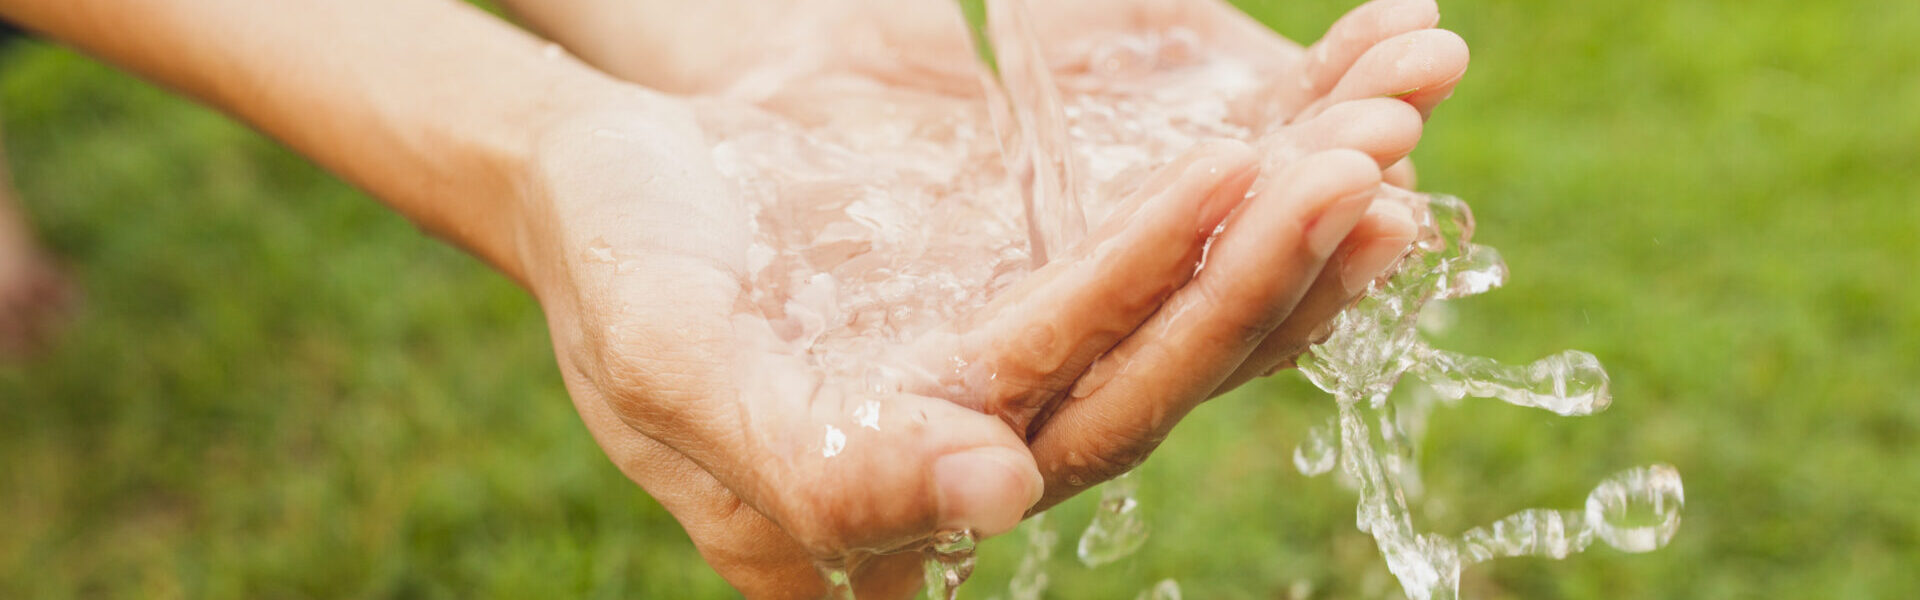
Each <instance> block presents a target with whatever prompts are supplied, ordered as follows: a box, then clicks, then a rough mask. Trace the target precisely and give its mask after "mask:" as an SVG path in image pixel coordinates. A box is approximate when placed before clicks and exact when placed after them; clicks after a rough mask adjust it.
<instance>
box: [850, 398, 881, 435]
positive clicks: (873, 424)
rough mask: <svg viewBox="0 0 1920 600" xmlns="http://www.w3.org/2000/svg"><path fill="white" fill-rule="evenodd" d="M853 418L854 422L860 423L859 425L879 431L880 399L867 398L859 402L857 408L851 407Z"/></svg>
mask: <svg viewBox="0 0 1920 600" xmlns="http://www.w3.org/2000/svg"><path fill="white" fill-rule="evenodd" d="M853 420H854V421H855V422H858V423H860V426H861V427H865V428H867V429H872V430H874V431H879V430H880V401H879V400H867V401H865V402H861V403H860V407H859V408H855V409H853Z"/></svg>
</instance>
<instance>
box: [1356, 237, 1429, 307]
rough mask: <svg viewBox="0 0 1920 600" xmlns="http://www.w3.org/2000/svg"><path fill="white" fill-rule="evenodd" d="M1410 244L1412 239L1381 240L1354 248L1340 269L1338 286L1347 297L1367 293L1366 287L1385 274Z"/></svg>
mask: <svg viewBox="0 0 1920 600" xmlns="http://www.w3.org/2000/svg"><path fill="white" fill-rule="evenodd" d="M1412 243H1413V239H1412V238H1400V237H1396V238H1381V239H1376V240H1372V241H1369V242H1367V243H1365V244H1361V245H1360V247H1359V248H1355V249H1354V251H1353V253H1352V254H1349V255H1347V260H1346V264H1345V265H1342V266H1341V267H1340V286H1341V287H1344V288H1346V290H1347V296H1349V297H1352V296H1356V295H1359V294H1360V293H1361V292H1364V291H1367V285H1368V284H1371V283H1373V280H1375V279H1379V278H1380V275H1382V274H1384V273H1386V271H1387V268H1388V267H1391V266H1393V263H1394V262H1395V261H1397V260H1399V259H1400V255H1402V254H1406V252H1407V246H1408V245H1409V244H1412Z"/></svg>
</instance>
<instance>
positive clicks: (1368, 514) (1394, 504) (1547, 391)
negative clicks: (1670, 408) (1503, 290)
mask: <svg viewBox="0 0 1920 600" xmlns="http://www.w3.org/2000/svg"><path fill="white" fill-rule="evenodd" d="M1416 200H1419V201H1420V202H1419V203H1418V204H1420V205H1423V206H1424V208H1425V210H1424V211H1422V212H1423V213H1424V217H1423V221H1424V223H1423V224H1422V230H1423V232H1424V235H1423V237H1422V239H1420V240H1418V241H1417V242H1416V243H1415V245H1414V248H1413V250H1412V251H1411V252H1410V254H1408V255H1407V256H1406V257H1405V258H1404V259H1403V261H1402V263H1401V265H1400V268H1399V269H1398V271H1397V272H1395V273H1394V274H1393V275H1392V276H1391V277H1388V278H1387V279H1385V280H1384V281H1383V282H1377V283H1376V284H1375V286H1374V288H1373V289H1371V290H1370V291H1369V293H1368V294H1367V296H1366V297H1365V298H1363V299H1362V300H1361V301H1360V302H1358V303H1357V304H1355V305H1354V306H1353V307H1351V308H1349V309H1348V310H1347V311H1345V312H1343V313H1341V315H1340V316H1339V317H1338V318H1336V319H1335V321H1334V328H1333V331H1334V333H1333V336H1332V337H1331V338H1329V339H1328V340H1327V342H1326V343H1324V344H1321V345H1320V346H1317V347H1315V348H1314V349H1313V350H1312V351H1311V352H1310V353H1309V354H1307V355H1305V356H1303V357H1301V359H1300V361H1299V366H1300V370H1301V372H1302V373H1305V374H1306V375H1307V378H1308V379H1309V380H1311V381H1312V382H1313V383H1314V385H1316V386H1319V387H1320V389H1322V390H1326V391H1328V392H1331V393H1333V394H1334V397H1335V400H1336V402H1337V404H1338V406H1339V414H1338V416H1337V417H1336V419H1337V423H1338V430H1339V439H1340V444H1339V449H1338V453H1339V463H1340V467H1341V470H1342V471H1343V472H1344V473H1345V474H1346V475H1347V476H1349V477H1351V478H1352V479H1353V480H1354V482H1355V483H1356V484H1357V485H1356V488H1357V491H1358V493H1359V495H1360V502H1359V507H1358V509H1357V511H1356V517H1357V521H1356V525H1357V526H1358V527H1359V529H1360V530H1361V531H1364V532H1367V533H1369V534H1371V535H1372V536H1373V537H1374V540H1375V542H1376V543H1377V544H1378V545H1379V547H1380V551H1381V553H1382V554H1383V555H1385V557H1386V559H1387V568H1388V570H1389V571H1391V572H1392V573H1393V574H1394V576H1395V577H1397V578H1399V580H1400V585H1401V587H1402V589H1403V590H1404V591H1405V592H1406V594H1407V596H1408V597H1409V598H1412V599H1413V600H1428V599H1432V598H1440V599H1447V598H1455V597H1457V596H1458V595H1459V582H1460V571H1461V569H1462V568H1464V567H1466V566H1469V565H1472V564H1474V563H1479V562H1484V561H1487V560H1490V559H1493V558H1496V557H1503V556H1543V557H1550V558H1556V559H1557V558H1565V557H1566V556H1567V555H1568V554H1571V553H1574V552H1580V551H1582V550H1585V549H1586V548H1587V547H1588V546H1589V545H1591V543H1592V541H1593V540H1594V539H1595V538H1598V539H1600V540H1602V541H1604V542H1606V543H1607V544H1608V545H1610V546H1613V547H1614V548H1617V549H1620V550H1623V551H1627V552H1647V551H1651V550H1654V549H1657V548H1660V547H1661V546H1664V545H1666V543H1667V542H1668V541H1669V540H1671V539H1672V537H1673V534H1674V532H1675V530H1677V528H1678V527H1679V523H1680V517H1679V511H1680V508H1681V505H1682V503H1683V502H1684V501H1685V495H1684V492H1683V490H1682V487H1681V484H1680V476H1679V472H1677V471H1675V470H1674V469H1673V468H1672V467H1669V466H1665V465H1653V466H1648V467H1641V468H1638V469H1632V470H1628V471H1625V472H1622V473H1620V474H1617V475H1615V476H1613V477H1610V478H1608V479H1606V480H1605V481H1603V482H1601V483H1600V485H1599V486H1598V487H1596V488H1594V491H1593V493H1592V494H1591V495H1589V496H1588V498H1587V506H1586V510H1585V511H1584V512H1580V511H1553V510H1544V509H1530V510H1525V511H1521V512H1519V513H1515V514H1513V515H1511V516H1508V517H1506V518H1504V519H1501V520H1499V521H1496V522H1494V523H1491V524H1489V525H1486V526H1483V527H1478V528H1475V529H1472V530H1469V531H1467V532H1466V533H1464V534H1462V535H1460V536H1459V537H1458V538H1450V537H1446V536H1443V535H1439V534H1434V533H1428V532H1421V531H1419V530H1418V529H1416V528H1415V526H1414V523H1413V519H1412V516H1411V515H1410V513H1409V511H1408V510H1407V496H1408V495H1410V491H1412V492H1413V493H1417V488H1418V485H1419V476H1418V472H1417V469H1416V468H1415V466H1414V465H1415V463H1414V461H1413V460H1412V448H1413V447H1414V446H1415V445H1417V443H1418V440H1417V435H1418V432H1419V430H1420V427H1419V426H1418V425H1413V424H1411V423H1416V422H1418V421H1420V419H1414V420H1411V421H1410V420H1408V419H1402V418H1400V415H1399V413H1398V412H1397V411H1398V410H1401V409H1403V408H1408V407H1401V406H1397V405H1396V404H1395V403H1393V402H1391V401H1390V400H1389V394H1390V392H1392V390H1393V388H1394V386H1395V384H1397V383H1398V381H1399V379H1400V377H1401V376H1402V375H1407V374H1411V375H1414V376H1415V377H1418V378H1420V379H1422V380H1424V381H1425V382H1426V383H1427V384H1428V385H1429V386H1431V388H1432V390H1433V391H1434V392H1435V393H1436V395H1437V396H1438V397H1439V398H1441V399H1443V400H1449V401H1451V400H1458V399H1461V398H1464V397H1468V396H1474V397H1487V398H1497V399H1500V400H1504V401H1506V402H1508V403H1511V404H1514V405H1518V406H1527V407H1534V408H1540V409H1544V410H1548V411H1552V412H1554V413H1556V414H1560V415H1587V414H1592V413H1594V412H1596V411H1599V410H1603V409H1605V408H1606V407H1607V406H1608V405H1609V404H1610V403H1611V401H1612V397H1611V396H1610V395H1609V393H1608V379H1607V374H1606V371H1604V370H1603V369H1601V367H1600V363H1599V361H1598V360H1597V359H1595V358H1594V357H1593V356H1592V355H1590V354H1587V353H1584V352H1576V351H1568V352H1563V353H1560V354H1556V355H1553V356H1549V357H1547V358H1543V359H1541V360H1539V361H1535V362H1534V363H1533V364H1530V365H1527V366H1525V367H1512V366H1507V365H1502V364H1500V363H1498V362H1495V361H1493V360H1491V359H1486V358H1480V357H1473V356H1465V355H1461V354H1456V353H1453V352H1448V351H1445V350H1438V349H1434V348H1432V347H1429V346H1427V345H1426V344H1425V342H1424V341H1422V340H1421V339H1420V338H1419V335H1418V332H1417V331H1416V330H1417V324H1418V317H1419V313H1420V311H1421V310H1422V309H1423V308H1424V307H1425V306H1426V305H1427V304H1428V303H1429V302H1431V301H1433V300H1436V299H1450V298H1458V297H1463V296H1468V295H1472V294H1478V293H1482V292H1485V291H1487V290H1490V289H1492V288H1494V287H1497V286H1499V285H1500V284H1501V283H1503V282H1504V280H1505V275H1506V267H1505V265H1504V263H1502V262H1501V261H1500V259H1499V255H1498V254H1496V253H1494V252H1493V251H1492V249H1490V248H1487V247H1484V246H1479V245H1475V244H1473V243H1472V242H1471V239H1472V235H1473V217H1472V213H1471V212H1469V211H1468V209H1467V207H1466V204H1465V203H1462V202H1460V201H1459V200H1458V199H1456V198H1452V197H1448V196H1424V197H1418V198H1416ZM1415 397H1416V398H1419V396H1415ZM1411 409H1412V410H1414V411H1417V412H1424V411H1425V410H1426V405H1425V403H1424V402H1423V401H1421V400H1415V401H1414V406H1412V407H1411ZM1369 423H1377V424H1379V426H1380V429H1379V431H1378V432H1377V435H1376V432H1375V431H1374V430H1373V429H1372V427H1370V426H1369ZM1316 435H1323V434H1316V433H1314V432H1309V434H1308V441H1307V442H1303V444H1302V449H1301V450H1296V456H1301V455H1305V454H1307V453H1308V452H1309V450H1307V449H1306V448H1307V447H1308V446H1309V445H1313V444H1316V443H1317V442H1315V437H1316ZM1312 466H1318V465H1312ZM1301 470H1302V472H1303V473H1305V472H1308V471H1309V469H1308V468H1306V467H1304V466H1303V467H1302V469H1301ZM1322 472H1324V471H1322ZM1309 474H1313V473H1309ZM1410 488H1412V489H1411V490H1410Z"/></svg>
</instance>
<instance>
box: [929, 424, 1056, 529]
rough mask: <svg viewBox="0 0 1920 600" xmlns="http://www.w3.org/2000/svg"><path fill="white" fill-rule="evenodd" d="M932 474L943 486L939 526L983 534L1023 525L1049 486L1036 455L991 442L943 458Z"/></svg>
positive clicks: (935, 480) (934, 464)
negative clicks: (998, 445) (1030, 455)
mask: <svg viewBox="0 0 1920 600" xmlns="http://www.w3.org/2000/svg"><path fill="white" fill-rule="evenodd" d="M933 478H934V485H937V486H939V494H940V496H939V498H940V525H939V526H940V529H942V530H958V529H971V530H973V532H974V534H975V535H978V536H980V537H983V538H984V537H990V536H994V535H999V534H1002V533H1006V532H1008V531H1011V530H1012V529H1013V527H1014V526H1015V525H1019V524H1020V519H1021V517H1023V516H1025V515H1026V513H1027V509H1028V508H1032V507H1033V505H1034V503H1037V502H1039V501H1040V494H1041V492H1042V491H1043V489H1044V488H1043V486H1044V485H1045V484H1044V483H1043V482H1042V480H1041V478H1040V469H1039V468H1038V467H1035V466H1034V464H1033V459H1032V458H1029V457H1028V456H1026V455H1024V454H1021V453H1019V452H1016V451H1014V450H1010V449H1007V448H998V447H991V446H990V447H984V448H974V449H971V450H966V451H963V452H960V453H957V454H949V455H946V456H942V457H940V459H939V460H936V461H934V463H933Z"/></svg>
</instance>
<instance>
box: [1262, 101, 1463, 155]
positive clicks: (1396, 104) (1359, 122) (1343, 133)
mask: <svg viewBox="0 0 1920 600" xmlns="http://www.w3.org/2000/svg"><path fill="white" fill-rule="evenodd" d="M1424 128H1425V123H1424V122H1423V121H1421V120H1420V113H1418V112H1416V111H1415V110H1414V109H1413V107H1411V106H1409V105H1408V104H1407V103H1405V102H1401V101H1399V100H1395V99H1392V98H1367V99H1363V100H1354V101H1352V102H1342V103H1340V104H1336V105H1334V106H1333V107H1331V108H1328V109H1327V110H1326V111H1325V112H1322V113H1320V114H1319V115H1316V116H1314V117H1313V118H1311V119H1308V120H1305V121H1302V122H1299V123H1295V124H1293V125H1288V126H1287V127H1286V128H1285V129H1283V130H1281V131H1278V132H1275V134H1274V135H1271V136H1268V137H1267V139H1270V140H1275V141H1274V142H1272V143H1269V144H1268V145H1267V146H1266V148H1265V150H1266V152H1265V154H1266V156H1267V157H1268V158H1269V163H1270V164H1271V163H1272V162H1275V161H1282V162H1283V161H1290V160H1292V159H1294V158H1297V157H1300V156H1305V155H1308V154H1313V153H1315V152H1321V151H1325V150H1333V149H1336V148H1352V149H1355V150H1359V151H1361V152H1364V153H1366V154H1367V155H1368V156H1371V157H1373V160H1374V162H1375V163H1376V164H1378V165H1380V167H1381V168H1382V169H1385V168H1387V167H1389V166H1390V165H1394V164H1396V163H1398V162H1400V161H1401V159H1404V158H1406V156H1407V154H1409V153H1411V152H1413V149H1414V146H1416V145H1418V144H1419V143H1420V135H1421V133H1422V130H1423V129H1424ZM1268 169H1269V170H1271V167H1268Z"/></svg>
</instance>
